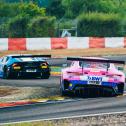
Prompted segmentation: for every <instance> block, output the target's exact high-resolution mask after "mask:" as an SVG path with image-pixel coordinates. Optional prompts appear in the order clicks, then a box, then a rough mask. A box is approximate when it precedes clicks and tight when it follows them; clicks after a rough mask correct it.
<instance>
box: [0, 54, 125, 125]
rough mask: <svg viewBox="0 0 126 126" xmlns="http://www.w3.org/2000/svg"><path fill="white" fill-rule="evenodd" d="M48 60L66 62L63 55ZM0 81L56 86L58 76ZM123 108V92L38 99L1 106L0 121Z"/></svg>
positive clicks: (16, 120)
mask: <svg viewBox="0 0 126 126" xmlns="http://www.w3.org/2000/svg"><path fill="white" fill-rule="evenodd" d="M111 59H118V60H125V61H126V56H118V57H117V56H116V57H111ZM50 62H51V63H52V65H55V64H56V65H61V64H63V63H66V61H65V60H63V59H57V60H52V61H50ZM0 85H4V86H5V85H6V86H19V87H21V86H23V87H24V86H26V87H27V86H28V87H37V86H38V87H48V88H49V87H57V88H58V87H59V77H50V79H48V80H42V79H19V80H3V79H0ZM125 90H126V88H125ZM124 111H126V96H125V95H124V96H120V97H96V98H70V99H67V100H64V101H61V102H59V101H52V102H48V103H37V104H31V105H25V106H17V107H8V108H0V124H3V123H12V122H20V121H31V120H40V119H52V118H60V117H61V118H62V117H71V116H82V115H90V114H99V113H111V112H124Z"/></svg>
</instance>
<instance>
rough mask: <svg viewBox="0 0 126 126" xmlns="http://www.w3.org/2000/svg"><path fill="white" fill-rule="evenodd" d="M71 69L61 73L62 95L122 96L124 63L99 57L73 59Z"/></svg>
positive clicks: (63, 70) (68, 68) (69, 58)
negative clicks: (99, 94)
mask: <svg viewBox="0 0 126 126" xmlns="http://www.w3.org/2000/svg"><path fill="white" fill-rule="evenodd" d="M67 60H71V61H72V62H71V65H70V66H69V67H66V68H63V69H62V71H61V80H60V91H61V94H62V95H68V94H70V93H75V94H76V93H79V94H80V95H81V94H82V95H86V94H87V93H89V92H90V93H92V94H95V93H102V94H104V93H105V90H107V92H108V94H111V95H122V94H123V92H124V84H125V74H124V72H123V71H122V70H123V68H124V65H125V62H124V61H117V60H109V59H105V58H98V57H82V58H72V57H68V58H67Z"/></svg>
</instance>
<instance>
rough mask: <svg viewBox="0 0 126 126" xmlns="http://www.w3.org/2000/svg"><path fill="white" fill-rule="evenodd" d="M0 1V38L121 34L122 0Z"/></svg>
mask: <svg viewBox="0 0 126 126" xmlns="http://www.w3.org/2000/svg"><path fill="white" fill-rule="evenodd" d="M47 1H49V0H46V5H48V6H45V5H44V4H42V2H44V1H43V0H32V1H29V0H18V2H16V0H3V1H2V0H1V3H0V37H1V38H3V37H57V36H59V30H60V29H72V28H73V27H76V32H77V36H99V37H104V36H108V37H111V36H113V37H114V36H125V34H126V29H125V28H126V23H125V20H126V16H125V13H126V0H50V2H49V3H48V2H47Z"/></svg>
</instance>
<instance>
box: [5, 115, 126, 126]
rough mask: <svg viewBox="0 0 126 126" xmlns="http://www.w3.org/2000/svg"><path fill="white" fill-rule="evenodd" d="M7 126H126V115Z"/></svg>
mask: <svg viewBox="0 0 126 126" xmlns="http://www.w3.org/2000/svg"><path fill="white" fill-rule="evenodd" d="M6 126H126V114H124V113H123V114H105V115H97V116H86V117H77V118H70V119H56V120H50V121H36V122H28V123H17V124H10V125H6Z"/></svg>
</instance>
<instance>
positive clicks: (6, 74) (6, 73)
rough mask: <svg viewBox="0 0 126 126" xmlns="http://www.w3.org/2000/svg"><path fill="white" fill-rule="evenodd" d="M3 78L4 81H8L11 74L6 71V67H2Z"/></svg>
mask: <svg viewBox="0 0 126 126" xmlns="http://www.w3.org/2000/svg"><path fill="white" fill-rule="evenodd" d="M3 71H4V72H3V78H4V79H9V78H11V72H10V70H9V69H8V67H4V70H3Z"/></svg>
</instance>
